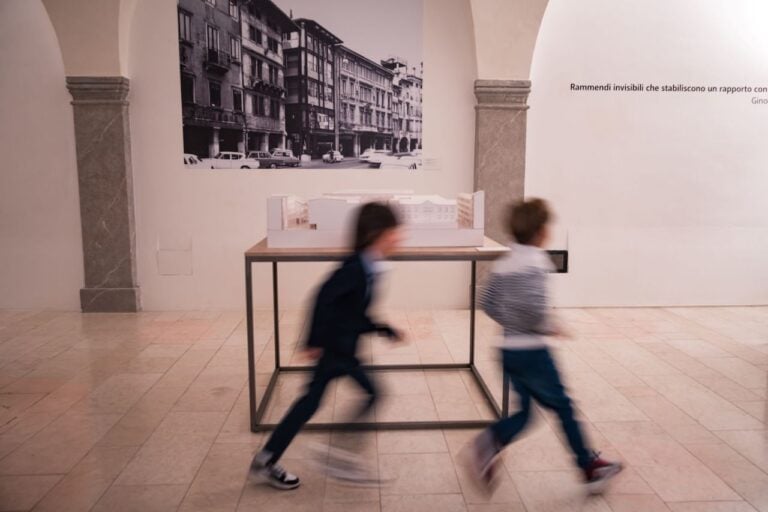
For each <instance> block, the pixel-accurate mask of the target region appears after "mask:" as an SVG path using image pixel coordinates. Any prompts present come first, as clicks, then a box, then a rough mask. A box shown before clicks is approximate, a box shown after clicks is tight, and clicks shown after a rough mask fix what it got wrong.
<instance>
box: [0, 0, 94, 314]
mask: <svg viewBox="0 0 768 512" xmlns="http://www.w3.org/2000/svg"><path fill="white" fill-rule="evenodd" d="M0 69H1V70H2V73H0V155H2V163H3V164H2V171H0V308H41V307H45V308H53V309H64V310H77V309H78V308H79V307H80V299H79V292H80V288H81V287H82V285H83V256H82V245H81V235H80V210H79V202H78V189H77V164H76V159H75V138H74V125H73V122H72V107H71V106H70V104H69V102H70V101H71V97H70V95H69V93H68V92H67V89H66V86H65V83H64V76H65V72H64V63H63V61H62V56H61V51H60V49H59V43H58V40H57V37H56V34H55V32H54V30H53V26H52V25H51V22H50V19H49V18H48V15H47V14H46V11H45V8H44V7H43V4H42V3H41V2H40V1H39V0H36V1H29V0H3V1H2V2H0Z"/></svg>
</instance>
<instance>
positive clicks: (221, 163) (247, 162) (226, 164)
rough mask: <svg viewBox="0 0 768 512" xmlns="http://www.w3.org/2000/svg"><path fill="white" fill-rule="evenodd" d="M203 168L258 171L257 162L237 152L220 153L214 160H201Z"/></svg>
mask: <svg viewBox="0 0 768 512" xmlns="http://www.w3.org/2000/svg"><path fill="white" fill-rule="evenodd" d="M203 164H204V166H205V167H210V168H211V169H258V168H259V161H258V160H256V159H254V158H248V157H246V156H245V154H244V153H240V152H237V151H222V152H221V153H219V154H218V155H216V156H215V157H214V158H203Z"/></svg>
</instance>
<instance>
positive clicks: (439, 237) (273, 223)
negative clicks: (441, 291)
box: [267, 190, 485, 248]
mask: <svg viewBox="0 0 768 512" xmlns="http://www.w3.org/2000/svg"><path fill="white" fill-rule="evenodd" d="M370 201H381V202H386V203H388V204H390V205H392V206H393V207H394V208H395V209H396V210H397V211H398V212H399V214H400V218H401V219H402V221H403V224H404V226H405V231H406V240H405V243H404V245H405V246H406V247H477V246H481V245H483V240H484V215H483V212H484V211H485V194H484V193H483V192H482V191H479V192H475V193H468V194H459V196H458V197H457V198H456V199H447V198H444V197H442V196H438V195H415V194H413V192H412V191H408V190H348V191H340V192H333V193H328V194H323V195H322V196H320V197H316V198H313V199H308V200H307V199H303V198H300V197H297V196H291V195H275V196H272V197H270V198H269V199H267V245H268V246H269V247H275V248H301V247H344V246H346V245H348V244H349V240H348V237H349V233H350V232H351V229H352V223H353V222H354V217H355V211H356V210H357V208H359V207H360V206H361V205H362V204H364V203H367V202H370Z"/></svg>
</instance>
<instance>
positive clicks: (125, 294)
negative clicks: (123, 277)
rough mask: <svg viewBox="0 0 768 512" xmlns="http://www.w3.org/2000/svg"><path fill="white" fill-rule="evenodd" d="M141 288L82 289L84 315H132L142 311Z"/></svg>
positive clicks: (81, 304)
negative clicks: (104, 313) (110, 313)
mask: <svg viewBox="0 0 768 512" xmlns="http://www.w3.org/2000/svg"><path fill="white" fill-rule="evenodd" d="M139 297H140V295H139V288H138V287H135V288H82V289H81V290H80V306H81V308H82V310H83V312H84V313H99V312H105V311H109V312H116V313H132V312H136V311H139V310H140V309H141V304H140V301H139Z"/></svg>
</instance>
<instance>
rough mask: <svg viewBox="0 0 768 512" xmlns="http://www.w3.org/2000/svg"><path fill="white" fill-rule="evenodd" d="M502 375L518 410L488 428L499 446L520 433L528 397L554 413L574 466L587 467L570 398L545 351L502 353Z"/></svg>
mask: <svg viewBox="0 0 768 512" xmlns="http://www.w3.org/2000/svg"><path fill="white" fill-rule="evenodd" d="M502 354H503V362H504V375H505V376H506V377H507V378H508V379H509V380H510V381H511V382H512V386H514V388H515V391H516V392H517V394H518V395H519V396H520V410H519V411H518V412H517V413H516V414H514V415H513V416H509V417H507V418H504V419H502V420H500V421H499V422H497V423H495V424H494V425H492V426H491V430H492V431H493V433H494V435H495V436H496V441H497V442H498V443H499V445H500V446H502V447H503V446H506V445H508V444H509V443H511V442H512V441H513V440H514V439H515V437H517V435H518V434H520V432H522V431H523V429H524V428H525V426H526V424H527V423H528V420H529V419H530V415H531V398H533V399H535V400H536V401H537V402H538V403H539V404H541V405H542V406H544V407H546V408H547V409H551V410H553V411H555V413H557V416H558V417H559V418H560V423H561V425H562V426H563V431H564V432H565V436H566V438H568V444H569V445H570V447H571V450H572V451H573V454H574V455H575V457H576V464H578V465H579V467H581V468H585V467H587V466H588V465H589V464H590V462H591V460H592V455H591V452H590V450H588V449H587V447H586V443H585V442H584V436H583V435H582V433H581V428H580V427H579V423H578V422H577V421H576V418H575V417H574V414H573V406H572V405H571V399H570V398H568V395H566V393H565V388H564V387H563V384H562V382H561V381H560V374H559V373H558V371H557V368H556V367H555V362H554V361H553V360H552V356H551V355H550V354H549V350H547V349H546V348H541V349H529V350H502Z"/></svg>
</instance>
